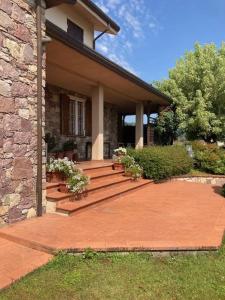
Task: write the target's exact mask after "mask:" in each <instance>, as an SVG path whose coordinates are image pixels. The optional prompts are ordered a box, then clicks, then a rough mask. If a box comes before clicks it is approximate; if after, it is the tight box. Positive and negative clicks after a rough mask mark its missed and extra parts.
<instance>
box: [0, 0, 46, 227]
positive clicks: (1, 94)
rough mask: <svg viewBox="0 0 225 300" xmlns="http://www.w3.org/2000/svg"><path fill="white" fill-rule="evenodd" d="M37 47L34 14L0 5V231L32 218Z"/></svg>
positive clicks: (11, 1)
mask: <svg viewBox="0 0 225 300" xmlns="http://www.w3.org/2000/svg"><path fill="white" fill-rule="evenodd" d="M43 30H44V25H43ZM36 44H37V38H36V14H35V10H33V9H31V8H30V7H29V5H28V4H27V2H26V1H24V0H0V49H1V50H0V74H1V76H0V169H1V171H0V226H1V225H4V224H7V223H13V222H15V221H19V220H22V219H25V218H28V217H32V216H35V215H36V192H35V190H36V187H35V184H36V173H37V109H36V107H37V81H36V78H37V51H36V48H37V45H36ZM43 69H44V67H43ZM43 82H44V78H43ZM43 125H44V124H43ZM43 180H44V179H43Z"/></svg>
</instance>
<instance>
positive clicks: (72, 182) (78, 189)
mask: <svg viewBox="0 0 225 300" xmlns="http://www.w3.org/2000/svg"><path fill="white" fill-rule="evenodd" d="M89 182H90V179H89V177H88V176H87V175H85V174H83V173H82V172H77V173H76V174H74V175H72V176H71V177H70V178H69V179H68V181H67V188H68V190H69V192H71V193H72V196H71V198H70V200H71V201H74V200H80V199H82V196H87V193H86V191H87V186H88V184H89Z"/></svg>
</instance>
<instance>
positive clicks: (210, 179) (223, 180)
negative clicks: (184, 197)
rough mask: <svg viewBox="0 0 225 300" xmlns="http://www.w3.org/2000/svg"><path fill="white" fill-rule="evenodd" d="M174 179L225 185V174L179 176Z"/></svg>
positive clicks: (173, 179)
mask: <svg viewBox="0 0 225 300" xmlns="http://www.w3.org/2000/svg"><path fill="white" fill-rule="evenodd" d="M171 180H172V181H187V182H194V183H203V184H212V185H215V186H223V185H224V184H225V176H219V175H218V176H216V175H211V176H210V175H208V176H177V177H173V178H172V179H171Z"/></svg>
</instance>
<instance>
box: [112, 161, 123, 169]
mask: <svg viewBox="0 0 225 300" xmlns="http://www.w3.org/2000/svg"><path fill="white" fill-rule="evenodd" d="M113 169H114V170H117V171H124V165H123V164H121V163H114V164H113Z"/></svg>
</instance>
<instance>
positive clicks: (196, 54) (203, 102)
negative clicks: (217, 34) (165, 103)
mask: <svg viewBox="0 0 225 300" xmlns="http://www.w3.org/2000/svg"><path fill="white" fill-rule="evenodd" d="M155 84H156V86H157V87H158V88H159V89H160V90H161V91H163V92H164V93H166V94H168V95H169V96H170V97H171V98H172V99H173V105H174V107H175V111H174V113H175V120H176V121H177V122H178V126H177V130H178V131H179V132H181V133H184V134H185V135H186V136H187V138H189V139H204V140H206V141H210V140H213V141H216V140H218V139H225V43H222V45H221V48H219V49H217V47H216V46H215V45H214V44H208V45H205V46H201V45H200V44H198V43H197V44H196V45H195V47H194V50H193V51H190V52H186V53H185V55H184V57H182V58H181V59H180V60H179V61H178V62H177V63H176V66H175V68H174V69H172V70H170V72H169V79H167V80H163V81H161V82H156V83H155ZM162 117H164V116H163V114H162V116H161V118H162ZM160 122H161V121H160V119H159V123H160ZM165 125H166V124H165Z"/></svg>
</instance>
